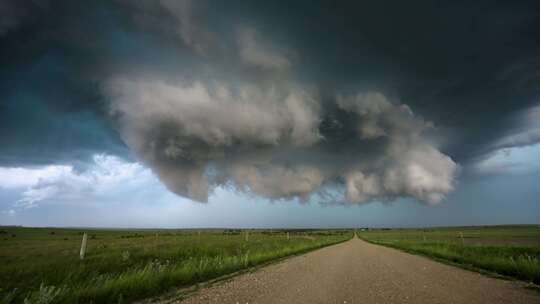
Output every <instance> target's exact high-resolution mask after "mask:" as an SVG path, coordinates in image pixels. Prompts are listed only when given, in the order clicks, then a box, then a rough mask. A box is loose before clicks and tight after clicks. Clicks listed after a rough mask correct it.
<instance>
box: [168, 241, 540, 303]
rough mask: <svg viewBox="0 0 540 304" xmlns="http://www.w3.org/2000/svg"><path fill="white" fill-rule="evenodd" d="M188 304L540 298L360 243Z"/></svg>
mask: <svg viewBox="0 0 540 304" xmlns="http://www.w3.org/2000/svg"><path fill="white" fill-rule="evenodd" d="M178 303H183V304H188V303H220V304H221V303H224V304H226V303H232V304H236V303H238V304H246V303H249V304H255V303H272V304H274V303H286V304H294V303H300V304H301V303H306V304H308V303H309V304H314V303H325V304H328V303H340V304H343V303H349V304H350V303H355V304H356V303H362V304H370V303H420V304H421V303H466V304H474V303H491V304H494V303H504V304H509V303H528V304H532V303H540V293H539V292H537V291H533V290H528V289H525V288H523V287H522V284H520V283H517V282H511V281H505V280H500V279H494V278H490V277H486V276H484V275H481V274H478V273H474V272H470V271H466V270H462V269H459V268H456V267H452V266H448V265H444V264H441V263H437V262H434V261H432V260H429V259H427V258H424V257H420V256H415V255H410V254H407V253H403V252H401V251H398V250H395V249H391V248H386V247H383V246H377V245H372V244H369V243H367V242H365V241H362V240H360V239H357V238H354V239H352V240H350V241H347V242H345V243H341V244H338V245H334V246H330V247H326V248H323V249H320V250H317V251H314V252H311V253H308V254H305V255H302V256H297V257H294V258H291V259H287V260H285V261H283V262H280V263H277V264H273V265H270V266H268V267H265V268H261V269H259V270H257V271H254V272H252V273H247V274H243V275H240V276H237V277H234V278H232V279H230V280H228V281H223V282H220V283H217V284H216V285H214V286H211V287H208V288H205V289H201V290H200V291H199V292H197V293H196V294H194V295H193V296H192V297H190V298H187V299H185V300H184V301H181V302H178Z"/></svg>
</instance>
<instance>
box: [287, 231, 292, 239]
mask: <svg viewBox="0 0 540 304" xmlns="http://www.w3.org/2000/svg"><path fill="white" fill-rule="evenodd" d="M290 239H291V237H290V235H289V232H288V231H287V240H290Z"/></svg>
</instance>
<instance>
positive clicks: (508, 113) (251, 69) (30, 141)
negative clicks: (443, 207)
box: [0, 0, 540, 203]
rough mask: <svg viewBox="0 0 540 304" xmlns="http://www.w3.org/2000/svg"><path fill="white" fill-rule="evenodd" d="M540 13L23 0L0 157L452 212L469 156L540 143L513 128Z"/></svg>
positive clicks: (10, 52) (206, 186)
mask: <svg viewBox="0 0 540 304" xmlns="http://www.w3.org/2000/svg"><path fill="white" fill-rule="evenodd" d="M534 5H535V3H534V2H510V1H508V2H507V3H501V4H497V5H495V4H492V3H491V2H475V3H474V4H470V3H468V2H461V3H458V2H448V3H433V2H429V1H426V2H423V1H419V2H415V3H410V2H407V3H395V2H394V1H392V2H387V3H385V2H384V1H382V2H381V1H367V2H362V3H348V2H347V3H345V2H344V3H341V5H339V6H337V5H336V4H335V3H331V2H325V1H321V2H317V3H314V2H312V1H310V2H301V1H295V2H294V3H288V2H287V3H277V2H271V3H270V2H263V1H261V2H256V1H253V2H248V3H234V2H229V1H227V2H224V1H223V2H214V3H211V2H201V1H196V2H191V1H168V0H162V1H154V2H146V1H140V2H137V1H104V2H101V1H96V2H86V3H81V2H73V1H54V2H50V3H46V2H30V3H29V4H27V5H20V4H18V2H15V1H7V2H4V4H3V6H2V7H3V8H4V9H2V10H0V12H1V13H2V14H3V15H5V17H6V18H2V19H3V20H7V21H6V22H4V23H2V24H1V25H0V55H1V59H0V60H1V64H2V70H1V71H0V80H1V84H0V85H1V93H0V94H1V95H0V96H1V104H0V107H1V111H2V112H1V114H0V118H1V122H0V128H1V129H0V130H1V134H2V136H1V139H0V140H1V142H0V144H1V148H0V153H1V155H2V157H1V159H0V161H3V162H4V163H5V162H9V161H11V162H12V163H35V162H43V161H45V162H47V161H59V160H61V161H70V160H76V159H84V158H85V157H87V156H88V155H91V154H93V153H95V152H96V151H101V152H103V151H105V152H108V153H111V154H120V155H124V156H125V155H128V154H130V153H133V154H134V156H135V157H137V158H138V159H140V160H141V161H143V162H144V163H145V164H147V165H149V166H150V167H151V168H152V169H153V170H154V172H156V174H157V175H158V176H159V177H160V179H161V180H162V182H163V183H164V184H165V185H166V186H167V187H168V188H169V189H170V190H171V191H173V192H175V193H177V194H179V195H182V196H187V197H190V198H193V199H196V200H200V201H205V200H206V199H207V196H208V194H209V193H210V192H211V191H212V189H213V188H214V187H215V186H219V185H222V186H227V187H233V188H235V189H238V190H240V191H248V192H252V193H254V194H258V195H262V196H265V197H269V198H274V199H280V198H286V199H288V198H299V199H301V200H303V199H308V198H309V197H311V195H313V194H316V195H320V196H321V197H336V198H335V200H338V201H344V202H345V201H347V202H357V203H358V202H365V201H370V200H374V199H383V200H392V199H394V198H396V197H400V196H412V197H415V198H417V199H419V200H421V201H425V202H428V203H436V202H439V201H441V200H442V199H443V198H444V196H445V195H446V194H447V193H449V192H450V191H452V190H453V188H454V186H455V178H456V176H457V173H458V167H459V165H458V163H460V164H467V163H468V162H470V161H473V160H474V159H477V158H479V157H482V156H484V155H487V154H488V153H489V152H491V151H493V150H494V149H499V148H501V147H503V146H504V147H507V146H512V145H524V144H532V143H535V142H537V141H538V140H540V138H539V137H537V136H536V135H537V134H536V133H534V132H533V133H530V132H529V130H530V129H531V127H530V126H526V125H519V123H518V124H517V125H516V121H515V120H516V117H521V116H526V117H531V116H532V117H536V116H535V115H536V114H534V113H536V112H535V111H536V110H534V105H535V104H537V103H538V93H540V92H539V91H540V89H539V88H540V86H539V83H540V78H539V77H540V76H539V75H540V53H539V52H538V51H539V50H540V45H539V40H538V37H539V36H540V35H539V34H540V18H539V16H540V13H539V10H538V9H534V7H533V6H534ZM7 17H9V18H7ZM530 111H532V112H531V113H533V114H530V113H529V112H530ZM524 133H526V134H527V136H525V135H523V136H521V137H519V134H524ZM531 134H532V135H531ZM516 136H518V137H516ZM524 136H525V137H526V138H525V137H524ZM120 138H121V140H120ZM505 138H512V139H513V140H506V141H505ZM126 149H129V151H130V152H127V151H126ZM336 185H337V186H338V187H336Z"/></svg>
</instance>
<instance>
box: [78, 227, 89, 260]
mask: <svg viewBox="0 0 540 304" xmlns="http://www.w3.org/2000/svg"><path fill="white" fill-rule="evenodd" d="M87 238H88V235H87V234H86V232H85V233H84V234H83V237H82V243H81V252H80V253H79V257H80V258H81V260H84V256H85V254H86V240H87Z"/></svg>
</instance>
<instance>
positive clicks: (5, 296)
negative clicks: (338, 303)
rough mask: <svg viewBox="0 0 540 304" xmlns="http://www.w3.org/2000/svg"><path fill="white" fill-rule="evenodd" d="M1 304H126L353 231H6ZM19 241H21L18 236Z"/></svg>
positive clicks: (0, 242) (0, 253)
mask: <svg viewBox="0 0 540 304" xmlns="http://www.w3.org/2000/svg"><path fill="white" fill-rule="evenodd" d="M0 230H1V231H4V232H5V233H2V234H0V238H1V239H0V263H1V265H2V267H1V268H0V283H1V284H0V288H1V289H0V303H22V302H25V303H119V302H130V301H132V300H136V299H141V298H145V297H150V296H154V295H159V294H160V293H163V292H166V291H168V290H171V289H172V288H174V287H182V286H189V285H192V284H195V283H197V282H202V281H206V280H209V279H213V278H216V277H219V276H222V275H225V274H229V273H232V272H235V271H238V270H241V269H244V268H247V267H251V266H255V265H258V264H261V263H265V262H268V261H271V260H274V259H278V258H282V257H286V256H289V255H292V254H298V253H302V252H306V251H309V250H313V249H316V248H320V247H323V246H327V245H330V244H334V243H338V242H341V241H344V240H347V239H349V238H351V237H352V233H351V232H347V231H337V230H336V231H290V239H287V236H286V232H285V231H263V230H252V231H250V232H249V241H246V237H245V232H244V231H239V230H204V231H193V230H160V231H157V230H139V231H135V230H112V231H105V230H86V232H87V233H88V248H87V253H86V258H85V259H84V260H82V261H81V260H80V259H79V255H78V250H79V248H80V242H81V239H82V236H81V234H82V230H78V229H51V228H13V227H9V228H6V227H0ZM13 235H14V236H13Z"/></svg>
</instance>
